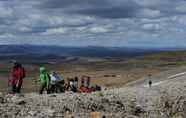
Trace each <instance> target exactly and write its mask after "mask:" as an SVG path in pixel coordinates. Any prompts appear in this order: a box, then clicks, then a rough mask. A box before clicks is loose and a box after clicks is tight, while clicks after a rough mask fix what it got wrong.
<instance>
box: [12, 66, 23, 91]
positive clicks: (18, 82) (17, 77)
mask: <svg viewBox="0 0 186 118" xmlns="http://www.w3.org/2000/svg"><path fill="white" fill-rule="evenodd" d="M23 78H25V69H24V68H23V67H22V65H21V64H20V63H18V62H15V63H14V66H13V69H12V72H11V80H10V81H9V82H10V84H11V86H12V93H13V94H15V93H20V92H21V87H22V83H23Z"/></svg>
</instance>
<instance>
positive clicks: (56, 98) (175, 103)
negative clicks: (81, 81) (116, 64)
mask: <svg viewBox="0 0 186 118" xmlns="http://www.w3.org/2000/svg"><path fill="white" fill-rule="evenodd" d="M94 115H97V116H99V117H95V116H94ZM0 116H1V118H63V117H65V118H89V117H92V118H105V117H106V118H186V79H180V80H179V81H178V80H176V79H175V80H171V81H169V82H166V83H163V84H160V85H158V86H152V87H151V88H149V87H142V86H141V87H140V86H136V87H134V86H133V87H124V88H119V89H110V90H105V91H102V92H95V93H92V94H78V93H70V92H69V93H64V94H50V95H46V94H44V95H39V94H37V93H30V94H24V95H14V96H12V95H5V94H1V95H0Z"/></svg>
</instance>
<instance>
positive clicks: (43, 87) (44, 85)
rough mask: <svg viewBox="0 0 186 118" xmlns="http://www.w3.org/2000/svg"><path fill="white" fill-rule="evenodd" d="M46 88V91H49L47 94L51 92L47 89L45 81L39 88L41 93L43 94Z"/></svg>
mask: <svg viewBox="0 0 186 118" xmlns="http://www.w3.org/2000/svg"><path fill="white" fill-rule="evenodd" d="M45 89H46V91H47V94H48V93H49V90H48V89H47V84H46V83H44V84H41V85H40V88H39V93H40V94H43V91H44V90H45Z"/></svg>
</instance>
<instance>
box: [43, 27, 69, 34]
mask: <svg viewBox="0 0 186 118" xmlns="http://www.w3.org/2000/svg"><path fill="white" fill-rule="evenodd" d="M66 32H67V29H64V28H53V29H47V30H46V32H43V33H41V35H60V34H65V33H66Z"/></svg>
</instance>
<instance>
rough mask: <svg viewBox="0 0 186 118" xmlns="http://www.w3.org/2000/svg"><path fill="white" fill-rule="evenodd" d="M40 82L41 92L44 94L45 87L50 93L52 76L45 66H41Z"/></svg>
mask: <svg viewBox="0 0 186 118" xmlns="http://www.w3.org/2000/svg"><path fill="white" fill-rule="evenodd" d="M39 82H40V89H39V93H40V94H43V91H44V89H46V90H47V93H49V83H50V76H49V74H48V73H47V71H46V69H45V67H40V75H39Z"/></svg>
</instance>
